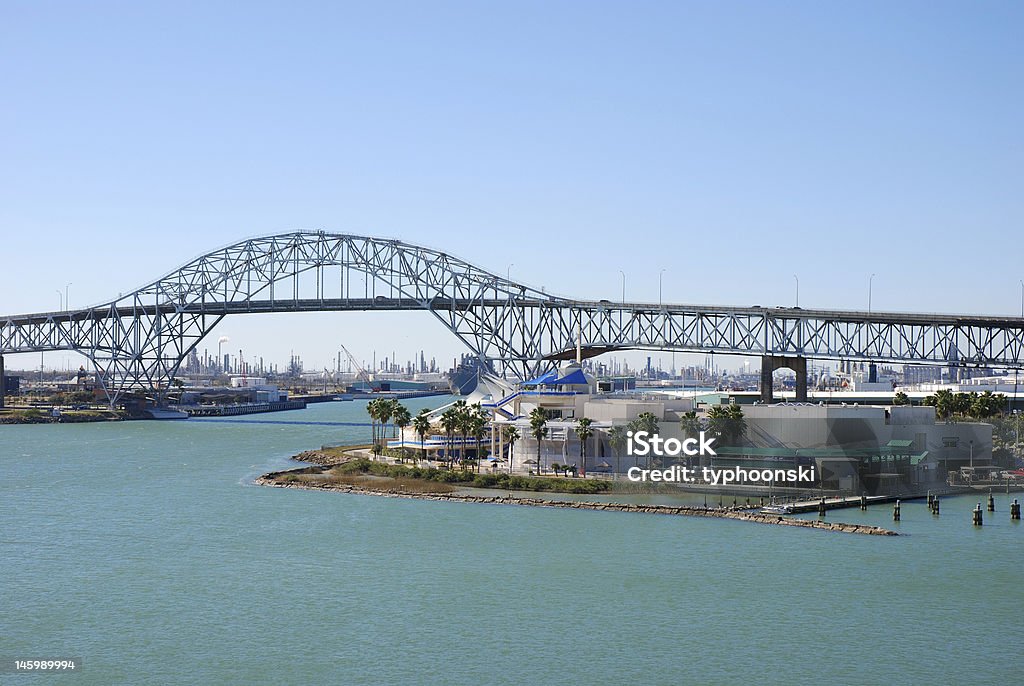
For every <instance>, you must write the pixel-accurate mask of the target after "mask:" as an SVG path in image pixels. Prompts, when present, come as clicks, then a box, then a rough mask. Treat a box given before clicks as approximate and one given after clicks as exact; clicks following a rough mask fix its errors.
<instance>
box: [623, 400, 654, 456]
mask: <svg viewBox="0 0 1024 686" xmlns="http://www.w3.org/2000/svg"><path fill="white" fill-rule="evenodd" d="M626 428H627V429H629V430H630V431H632V432H633V433H634V434H635V433H638V432H640V431H646V432H647V435H648V436H653V435H654V434H656V433H658V418H657V417H655V416H654V413H653V412H641V413H640V414H638V415H637V416H636V419H634V420H633V421H631V422H630V423H629V424H628V425H627V426H626ZM653 461H654V456H653V455H651V456H650V457H648V458H647V463H648V464H651V463H652V462H653Z"/></svg>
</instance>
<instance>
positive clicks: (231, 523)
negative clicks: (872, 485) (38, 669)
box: [0, 398, 1024, 684]
mask: <svg viewBox="0 0 1024 686" xmlns="http://www.w3.org/2000/svg"><path fill="white" fill-rule="evenodd" d="M440 402H441V399H438V398H428V399H424V400H422V401H419V402H415V401H412V402H409V403H408V405H410V406H411V407H413V408H418V407H421V406H436V405H438V404H440ZM364 407H365V401H356V402H350V403H331V404H323V405H315V406H312V407H310V408H309V409H308V410H303V411H300V412H290V413H278V414H274V415H257V416H255V417H252V418H249V419H250V420H249V421H231V422H224V421H217V420H189V421H183V422H134V423H117V424H91V425H67V426H61V425H55V426H3V427H0V525H2V528H0V655H2V656H5V657H18V656H76V657H81V658H82V659H83V661H84V664H83V667H82V668H81V669H80V670H78V671H77V672H76V673H74V674H63V675H53V674H48V675H11V674H0V684H8V683H12V684H21V683H26V684H27V683H46V684H51V683H68V684H175V683H192V684H234V683H237V684H376V683H390V684H399V683H401V684H407V683H425V684H433V683H450V684H482V683H486V684H519V683H526V684H557V683H565V684H577V683H578V684H591V683H607V684H630V683H642V684H685V683H697V684H717V683H721V684H738V683H758V684H764V683H768V684H772V683H786V684H822V683H828V684H888V683H895V684H902V683H908V684H909V683H928V684H956V683H978V684H982V683H993V684H995V683H998V684H1011V683H1018V682H1019V681H1020V678H1021V674H1022V670H1024V658H1022V657H1021V655H1022V651H1021V648H1020V629H1021V627H1022V624H1024V554H1022V550H1024V526H1021V525H1020V523H1016V522H1015V523H1011V522H1010V521H1009V514H1008V507H1007V501H1006V496H1005V495H997V510H998V511H997V512H996V513H995V515H994V516H992V515H988V516H987V519H986V522H985V526H984V527H982V528H981V529H975V528H973V527H972V526H971V524H970V516H969V510H970V509H971V508H972V507H973V506H974V504H975V503H976V502H977V500H979V499H980V498H947V499H944V500H943V502H942V515H941V517H939V518H938V519H935V518H933V517H932V516H931V515H930V514H929V513H928V512H927V511H926V509H925V506H924V505H923V504H919V503H905V504H904V506H903V521H902V522H900V523H899V524H898V525H895V526H896V528H898V529H899V530H900V531H901V532H902V533H906V534H909V535H908V536H905V537H898V538H888V537H873V536H872V537H869V536H853V535H841V534H830V533H826V532H820V531H808V530H799V529H794V528H790V527H769V526H758V525H753V524H748V523H742V522H732V521H726V520H714V519H710V520H707V519H697V518H684V517H664V516H652V515H637V514H623V513H606V512H594V511H573V510H554V509H546V508H523V507H503V506H488V505H472V504H463V503H440V502H427V501H416V500H395V499H387V498H375V497H370V496H354V495H346V494H339V493H319V492H307V491H297V490H286V489H272V488H261V487H256V486H252V485H251V480H252V479H253V477H255V476H256V475H258V474H260V473H262V472H264V471H267V470H270V469H276V468H283V467H285V466H287V464H288V463H287V457H288V456H290V455H292V454H294V453H296V452H298V451H300V450H302V449H306V448H310V447H317V446H319V445H320V444H324V443H341V442H345V441H351V440H358V439H365V438H366V436H367V433H368V429H363V428H359V427H350V426H335V425H322V424H303V423H302V422H352V421H355V422H359V421H364V420H365V414H364ZM268 420H272V421H274V422H288V423H284V424H281V423H264V422H266V421H268ZM890 512H891V508H890V507H887V506H885V507H884V506H879V507H876V508H873V509H872V510H870V511H868V512H867V513H861V512H860V511H859V510H846V511H842V512H830V513H829V518H830V519H834V520H843V521H856V522H868V523H872V524H878V525H882V526H894V525H893V523H892V521H891V515H890ZM986 514H987V513H986Z"/></svg>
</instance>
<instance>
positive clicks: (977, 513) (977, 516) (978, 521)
mask: <svg viewBox="0 0 1024 686" xmlns="http://www.w3.org/2000/svg"><path fill="white" fill-rule="evenodd" d="M983 521H984V520H983V519H982V513H981V503H978V506H977V507H976V508H974V526H981V525H982V523H983Z"/></svg>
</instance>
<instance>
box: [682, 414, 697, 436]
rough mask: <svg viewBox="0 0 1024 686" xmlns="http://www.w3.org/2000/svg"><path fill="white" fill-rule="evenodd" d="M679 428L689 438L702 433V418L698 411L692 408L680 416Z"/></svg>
mask: <svg viewBox="0 0 1024 686" xmlns="http://www.w3.org/2000/svg"><path fill="white" fill-rule="evenodd" d="M679 429H680V430H681V431H682V432H683V435H684V436H686V437H687V438H696V437H697V436H698V435H699V434H700V420H699V419H698V418H697V413H696V411H694V410H690V411H689V412H686V413H684V414H683V416H682V417H680V418H679Z"/></svg>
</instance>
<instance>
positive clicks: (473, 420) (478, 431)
mask: <svg viewBox="0 0 1024 686" xmlns="http://www.w3.org/2000/svg"><path fill="white" fill-rule="evenodd" d="M489 422H490V419H489V418H488V416H487V412H486V411H485V410H484V408H483V406H481V405H480V403H476V404H475V405H473V406H472V407H471V408H470V412H469V418H468V420H467V423H468V424H469V432H470V434H472V436H473V438H475V439H476V471H477V472H479V471H480V460H481V458H482V455H481V447H480V442H481V441H482V440H483V438H484V431H485V430H486V429H487V425H488V423H489Z"/></svg>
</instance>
